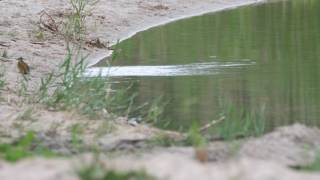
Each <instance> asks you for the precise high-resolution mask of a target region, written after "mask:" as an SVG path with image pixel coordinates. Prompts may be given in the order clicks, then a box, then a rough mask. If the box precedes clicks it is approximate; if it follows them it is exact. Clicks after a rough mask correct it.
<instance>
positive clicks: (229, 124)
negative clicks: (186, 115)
mask: <svg viewBox="0 0 320 180" xmlns="http://www.w3.org/2000/svg"><path fill="white" fill-rule="evenodd" d="M225 109H226V111H225V112H224V113H223V116H225V117H226V118H225V120H224V121H223V122H222V123H220V124H218V125H217V126H214V127H213V128H212V132H214V133H217V134H218V137H219V138H222V139H224V140H232V139H236V138H241V137H248V136H259V135H261V134H263V133H264V132H265V119H264V108H261V109H260V110H259V111H256V112H248V111H246V110H244V109H240V110H239V109H236V107H235V106H234V105H229V106H228V107H227V108H225Z"/></svg>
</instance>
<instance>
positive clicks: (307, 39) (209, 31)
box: [117, 0, 320, 127]
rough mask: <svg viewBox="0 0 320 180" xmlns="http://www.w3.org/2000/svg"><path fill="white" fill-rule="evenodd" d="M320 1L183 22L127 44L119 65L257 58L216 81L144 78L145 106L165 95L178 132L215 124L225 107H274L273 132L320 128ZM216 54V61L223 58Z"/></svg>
mask: <svg viewBox="0 0 320 180" xmlns="http://www.w3.org/2000/svg"><path fill="white" fill-rule="evenodd" d="M319 8H320V2H319V1H316V0H310V1H283V2H276V3H269V4H265V5H259V6H257V7H245V8H240V9H236V10H231V11H224V12H220V13H216V14H213V15H206V16H200V17H195V18H192V19H188V20H182V21H179V22H176V23H172V24H169V25H167V26H161V27H158V28H154V29H151V30H149V31H146V32H143V33H139V34H138V35H136V36H134V37H133V38H132V39H130V40H127V41H124V42H123V43H122V44H120V46H121V48H122V49H123V51H122V53H121V54H120V56H119V58H118V60H117V62H118V63H119V64H123V65H132V64H186V63H194V62H206V61H234V60H239V59H250V60H252V61H255V62H256V65H255V66H251V67H247V68H243V69H236V70H225V72H224V73H222V74H220V75H215V76H200V77H176V78H173V77H171V78H142V79H141V81H140V82H139V84H137V85H136V87H135V88H134V90H135V91H136V92H139V96H138V100H139V101H140V102H144V101H151V100H152V98H155V97H157V96H159V95H160V94H164V95H165V98H167V99H170V103H169V104H168V105H167V107H166V118H167V119H171V120H172V122H173V123H172V126H174V127H178V126H180V125H186V126H187V125H189V124H190V121H192V120H201V121H209V120H212V119H214V118H216V117H217V116H218V115H219V113H220V112H221V107H222V105H221V104H224V103H230V102H231V103H233V104H235V105H236V106H237V107H239V108H241V109H242V108H245V109H247V110H255V109H259V108H260V107H262V106H263V107H265V108H266V119H267V120H268V123H269V124H270V125H272V126H276V125H282V124H287V123H293V122H294V121H302V122H306V123H310V124H313V123H317V121H316V120H317V117H318V116H319V109H320V108H319V106H320V101H319V100H320V99H319V96H320V91H319V90H320V82H319V81H318V77H320V76H319V72H320V71H319V67H320V61H319V60H318V59H319V58H318V57H320V50H319V48H320V36H319V35H318V33H317V32H320V21H319V19H318V17H320V11H318V9H319ZM215 56H216V58H215Z"/></svg>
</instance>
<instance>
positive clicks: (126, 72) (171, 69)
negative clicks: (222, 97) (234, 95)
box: [83, 61, 254, 77]
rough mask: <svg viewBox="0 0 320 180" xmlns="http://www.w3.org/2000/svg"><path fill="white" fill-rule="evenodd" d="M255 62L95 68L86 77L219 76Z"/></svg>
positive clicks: (85, 74)
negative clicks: (224, 71) (218, 74)
mask: <svg viewBox="0 0 320 180" xmlns="http://www.w3.org/2000/svg"><path fill="white" fill-rule="evenodd" d="M253 64H254V62H250V61H245V62H227V63H217V62H210V63H193V64H185V65H163V66H111V67H93V68H89V69H87V70H86V71H85V72H84V74H83V76H84V77H97V76H102V77H107V76H110V77H125V76H195V75H210V74H217V73H219V70H222V69H225V68H235V67H240V66H248V65H253Z"/></svg>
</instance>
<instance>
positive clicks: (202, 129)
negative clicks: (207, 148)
mask: <svg viewBox="0 0 320 180" xmlns="http://www.w3.org/2000/svg"><path fill="white" fill-rule="evenodd" d="M225 118H226V117H224V116H222V117H220V118H219V119H218V120H213V121H211V122H210V123H208V124H206V125H204V126H202V127H201V128H200V129H199V131H200V133H203V132H204V131H205V130H207V129H209V128H210V127H212V126H213V125H216V124H218V123H220V122H222V121H223V120H224V119H225Z"/></svg>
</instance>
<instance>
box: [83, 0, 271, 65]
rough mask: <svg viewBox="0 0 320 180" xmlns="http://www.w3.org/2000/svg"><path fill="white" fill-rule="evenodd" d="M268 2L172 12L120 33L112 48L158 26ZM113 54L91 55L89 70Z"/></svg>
mask: <svg viewBox="0 0 320 180" xmlns="http://www.w3.org/2000/svg"><path fill="white" fill-rule="evenodd" d="M265 2H266V0H232V1H230V2H227V3H221V4H219V5H217V4H212V5H211V6H206V7H200V8H199V9H191V10H190V11H188V10H186V11H187V12H184V13H179V12H174V11H173V12H172V13H173V14H174V15H173V17H170V16H164V17H163V18H160V19H156V20H155V21H156V22H151V23H149V22H145V23H143V24H142V25H141V26H142V27H138V26H133V27H131V28H129V29H128V30H126V31H125V32H121V33H119V37H120V38H119V37H117V35H116V36H115V37H114V38H116V37H117V38H116V39H114V38H113V40H112V42H111V43H110V45H111V46H113V45H115V44H116V43H117V41H119V42H122V41H124V40H127V39H129V38H132V37H133V36H135V35H136V34H138V33H140V32H143V31H147V30H149V29H152V28H156V27H158V26H164V25H167V24H170V23H174V22H175V21H179V20H183V19H188V18H193V17H196V16H203V15H205V14H211V13H217V12H220V11H226V10H231V9H236V8H240V7H243V6H250V5H257V4H261V3H265ZM111 54H112V51H109V52H107V53H105V54H99V53H98V54H94V55H90V56H89V57H88V64H89V66H88V68H90V67H92V66H94V65H95V64H97V63H98V62H100V61H101V60H103V59H105V58H108V57H110V56H111Z"/></svg>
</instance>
